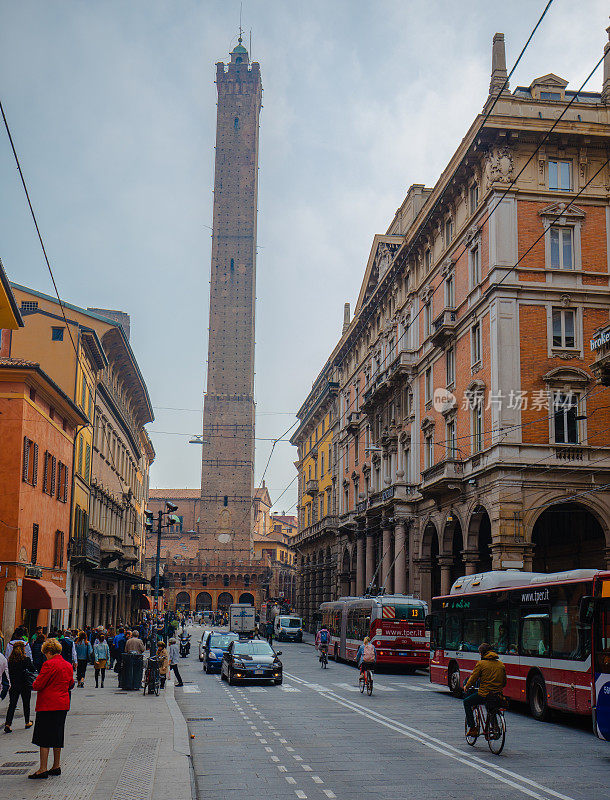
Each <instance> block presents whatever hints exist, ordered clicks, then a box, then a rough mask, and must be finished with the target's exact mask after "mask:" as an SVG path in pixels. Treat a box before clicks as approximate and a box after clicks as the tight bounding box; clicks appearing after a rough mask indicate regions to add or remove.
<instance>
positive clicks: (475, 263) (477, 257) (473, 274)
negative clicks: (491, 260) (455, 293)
mask: <svg viewBox="0 0 610 800" xmlns="http://www.w3.org/2000/svg"><path fill="white" fill-rule="evenodd" d="M468 263H469V265H470V287H471V289H473V288H474V287H475V286H478V285H479V284H480V283H481V250H480V248H479V246H478V245H477V246H476V247H473V248H472V249H471V250H470V251H469V254H468Z"/></svg>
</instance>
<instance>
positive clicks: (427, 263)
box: [424, 248, 432, 271]
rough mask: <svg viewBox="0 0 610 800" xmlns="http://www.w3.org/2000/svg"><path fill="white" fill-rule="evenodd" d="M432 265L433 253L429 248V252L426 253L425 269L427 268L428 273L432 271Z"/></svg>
mask: <svg viewBox="0 0 610 800" xmlns="http://www.w3.org/2000/svg"><path fill="white" fill-rule="evenodd" d="M431 265H432V253H431V251H430V249H429V248H428V250H426V252H425V253H424V267H425V268H426V271H427V270H429V269H430V266H431Z"/></svg>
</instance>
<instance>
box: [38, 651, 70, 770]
mask: <svg viewBox="0 0 610 800" xmlns="http://www.w3.org/2000/svg"><path fill="white" fill-rule="evenodd" d="M42 652H43V653H44V655H45V658H46V661H45V662H44V664H43V665H42V669H41V670H40V674H39V675H38V677H37V678H36V680H35V681H34V685H33V687H32V688H33V689H34V691H35V692H38V696H37V698H36V724H35V725H34V736H33V737H32V742H33V743H34V744H36V745H38V747H39V748H40V766H39V768H38V769H37V770H36V772H32V774H31V775H28V778H33V779H38V778H48V777H49V775H61V767H60V763H59V762H60V758H61V748H62V747H63V746H64V727H65V724H66V715H67V714H68V710H69V708H70V690H71V689H73V688H74V677H73V675H72V665H71V664H68V662H67V661H66V660H65V659H63V658H62V655H61V644H60V643H59V642H58V641H57V639H47V641H46V642H45V643H44V644H43V646H42ZM51 747H52V748H53V767H52V768H51V769H47V765H48V761H49V750H50V748H51Z"/></svg>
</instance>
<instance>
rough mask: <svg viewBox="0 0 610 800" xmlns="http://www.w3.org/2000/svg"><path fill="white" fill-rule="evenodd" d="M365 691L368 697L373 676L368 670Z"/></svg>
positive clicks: (371, 688)
mask: <svg viewBox="0 0 610 800" xmlns="http://www.w3.org/2000/svg"><path fill="white" fill-rule="evenodd" d="M366 691H367V694H368V696H369V697H370V696H371V695H372V694H373V676H372V674H371V673H370V672H369V674H368V678H367V681H366Z"/></svg>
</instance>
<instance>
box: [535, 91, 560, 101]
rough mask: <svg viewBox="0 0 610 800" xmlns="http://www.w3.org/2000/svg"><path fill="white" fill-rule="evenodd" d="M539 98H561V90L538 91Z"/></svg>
mask: <svg viewBox="0 0 610 800" xmlns="http://www.w3.org/2000/svg"><path fill="white" fill-rule="evenodd" d="M540 99H541V100H561V92H540Z"/></svg>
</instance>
